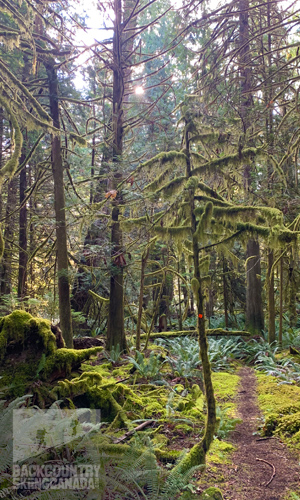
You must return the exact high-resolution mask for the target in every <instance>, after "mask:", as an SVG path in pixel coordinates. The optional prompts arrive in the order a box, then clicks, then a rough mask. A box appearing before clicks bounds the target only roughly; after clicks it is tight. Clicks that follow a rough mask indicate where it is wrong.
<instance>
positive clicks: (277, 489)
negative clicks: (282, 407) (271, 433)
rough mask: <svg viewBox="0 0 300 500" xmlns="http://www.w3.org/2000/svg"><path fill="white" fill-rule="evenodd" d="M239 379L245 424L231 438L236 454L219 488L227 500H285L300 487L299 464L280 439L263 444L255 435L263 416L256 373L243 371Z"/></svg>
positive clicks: (264, 441)
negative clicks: (292, 491) (259, 403)
mask: <svg viewBox="0 0 300 500" xmlns="http://www.w3.org/2000/svg"><path fill="white" fill-rule="evenodd" d="M239 375H240V377H241V381H240V386H239V390H238V401H237V404H238V408H237V409H238V415H239V417H240V418H241V419H242V423H241V424H238V425H237V426H236V429H235V430H234V431H233V432H232V433H231V436H230V441H231V442H232V444H233V445H234V446H235V447H236V451H235V452H234V454H233V457H232V465H231V466H230V467H228V469H227V473H226V471H224V479H225V481H224V484H223V485H222V486H221V485H220V487H221V489H222V491H223V494H224V500H282V499H284V497H285V495H286V493H287V491H288V490H293V489H294V490H296V489H297V487H299V477H300V476H299V460H297V458H296V457H293V456H292V454H291V453H290V451H289V450H288V449H287V447H286V446H285V445H284V444H283V443H281V442H280V440H279V439H277V438H271V439H263V440H262V439H261V438H259V436H258V435H257V434H254V433H255V431H257V427H258V419H259V417H260V416H261V415H260V412H259V408H258V404H257V392H256V377H255V372H254V370H253V369H252V368H249V367H244V368H242V369H241V370H240V372H239ZM226 476H227V477H226Z"/></svg>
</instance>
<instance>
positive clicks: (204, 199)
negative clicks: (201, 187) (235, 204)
mask: <svg viewBox="0 0 300 500" xmlns="http://www.w3.org/2000/svg"><path fill="white" fill-rule="evenodd" d="M194 199H195V200H196V201H202V202H208V201H210V202H211V203H213V204H214V205H215V206H217V207H218V206H219V207H230V206H231V203H229V202H227V201H221V200H216V199H215V198H211V196H205V195H202V196H195V198H194Z"/></svg>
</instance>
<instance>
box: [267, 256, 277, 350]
mask: <svg viewBox="0 0 300 500" xmlns="http://www.w3.org/2000/svg"><path fill="white" fill-rule="evenodd" d="M273 263H274V253H273V250H269V253H268V279H267V286H268V308H269V311H268V312H269V318H268V323H269V324H268V341H269V343H270V344H272V342H275V297H274V273H273V272H272V266H273Z"/></svg>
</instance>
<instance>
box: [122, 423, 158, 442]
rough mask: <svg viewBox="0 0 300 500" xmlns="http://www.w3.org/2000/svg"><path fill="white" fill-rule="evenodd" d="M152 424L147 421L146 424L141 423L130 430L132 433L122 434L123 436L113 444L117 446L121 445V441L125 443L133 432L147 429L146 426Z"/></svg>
mask: <svg viewBox="0 0 300 500" xmlns="http://www.w3.org/2000/svg"><path fill="white" fill-rule="evenodd" d="M153 422H154V420H147V421H146V422H143V423H142V424H140V425H138V426H137V427H135V428H134V429H132V431H128V432H125V434H123V436H121V437H120V438H118V439H116V440H115V441H114V443H115V444H118V443H121V442H122V441H125V440H126V439H128V438H129V437H130V436H132V435H133V434H134V433H135V432H137V431H141V430H142V429H144V428H145V427H148V425H151V424H153Z"/></svg>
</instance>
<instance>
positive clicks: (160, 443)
mask: <svg viewBox="0 0 300 500" xmlns="http://www.w3.org/2000/svg"><path fill="white" fill-rule="evenodd" d="M152 443H153V444H154V446H155V448H157V449H161V448H163V449H166V447H167V446H168V444H169V439H168V438H167V436H165V435H164V434H155V436H154V437H153V438H152Z"/></svg>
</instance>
